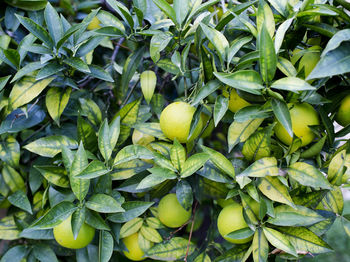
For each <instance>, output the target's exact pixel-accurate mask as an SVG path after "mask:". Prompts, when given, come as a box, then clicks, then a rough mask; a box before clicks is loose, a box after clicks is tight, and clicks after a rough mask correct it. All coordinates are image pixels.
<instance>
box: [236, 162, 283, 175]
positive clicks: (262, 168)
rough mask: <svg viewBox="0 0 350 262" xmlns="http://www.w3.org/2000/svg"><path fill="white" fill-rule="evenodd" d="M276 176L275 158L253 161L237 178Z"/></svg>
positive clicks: (277, 170) (277, 171) (277, 172)
mask: <svg viewBox="0 0 350 262" xmlns="http://www.w3.org/2000/svg"><path fill="white" fill-rule="evenodd" d="M278 174H279V169H278V167H277V159H276V158H275V157H264V158H261V159H259V160H257V161H255V162H254V163H253V164H251V165H250V166H249V167H248V168H247V169H245V170H244V171H243V172H242V173H240V174H239V175H238V176H250V177H265V176H278Z"/></svg>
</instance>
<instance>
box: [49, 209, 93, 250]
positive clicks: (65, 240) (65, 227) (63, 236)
mask: <svg viewBox="0 0 350 262" xmlns="http://www.w3.org/2000/svg"><path fill="white" fill-rule="evenodd" d="M71 219H72V216H69V217H68V218H67V219H66V220H64V221H63V222H62V223H61V224H59V225H58V226H56V227H54V229H53V235H54V237H55V239H56V241H57V243H58V244H60V245H61V246H63V247H66V248H72V249H79V248H83V247H86V246H87V245H88V244H89V243H90V242H91V241H92V239H93V238H94V235H95V229H94V228H93V227H91V226H89V225H88V224H86V223H84V224H83V225H82V226H81V228H80V231H79V233H78V236H77V238H76V239H74V236H73V231H72V226H71Z"/></svg>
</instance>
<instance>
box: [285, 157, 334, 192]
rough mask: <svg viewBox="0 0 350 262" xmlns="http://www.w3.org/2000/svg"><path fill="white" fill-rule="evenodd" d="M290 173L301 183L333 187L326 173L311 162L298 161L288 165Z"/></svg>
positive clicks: (327, 187)
mask: <svg viewBox="0 0 350 262" xmlns="http://www.w3.org/2000/svg"><path fill="white" fill-rule="evenodd" d="M288 174H289V177H290V178H292V179H294V180H296V181H298V182H299V183H300V184H301V185H304V186H311V187H313V188H318V187H320V188H324V189H331V185H330V184H329V182H328V180H327V179H326V178H325V177H324V175H323V174H322V173H321V172H320V171H319V170H318V169H317V168H316V167H314V166H312V165H310V164H307V163H303V162H296V163H294V164H292V165H290V166H289V167H288Z"/></svg>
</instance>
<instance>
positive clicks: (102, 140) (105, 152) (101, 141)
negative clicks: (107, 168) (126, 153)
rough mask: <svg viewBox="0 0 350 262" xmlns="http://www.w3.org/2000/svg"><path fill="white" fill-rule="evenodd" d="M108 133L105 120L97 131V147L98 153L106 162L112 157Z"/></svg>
mask: <svg viewBox="0 0 350 262" xmlns="http://www.w3.org/2000/svg"><path fill="white" fill-rule="evenodd" d="M110 140H111V139H110V131H109V125H108V121H107V119H105V121H103V123H102V125H101V127H100V129H99V130H98V147H99V149H100V153H101V155H102V156H103V158H104V159H105V161H108V160H109V159H110V157H111V155H112V152H113V148H112V147H111V143H110Z"/></svg>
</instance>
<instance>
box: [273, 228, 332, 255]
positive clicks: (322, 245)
mask: <svg viewBox="0 0 350 262" xmlns="http://www.w3.org/2000/svg"><path fill="white" fill-rule="evenodd" d="M278 230H279V231H280V232H281V233H283V234H284V235H285V236H286V238H287V239H288V240H289V241H290V243H292V245H293V246H294V247H295V249H296V250H298V252H301V251H303V252H310V253H315V254H320V253H327V252H330V251H332V248H331V247H330V246H329V245H328V244H327V243H326V242H324V241H323V240H322V239H321V238H319V237H318V236H317V235H315V234H314V233H312V232H311V231H310V230H308V229H307V228H304V227H278Z"/></svg>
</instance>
